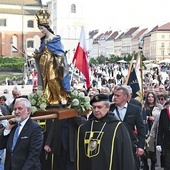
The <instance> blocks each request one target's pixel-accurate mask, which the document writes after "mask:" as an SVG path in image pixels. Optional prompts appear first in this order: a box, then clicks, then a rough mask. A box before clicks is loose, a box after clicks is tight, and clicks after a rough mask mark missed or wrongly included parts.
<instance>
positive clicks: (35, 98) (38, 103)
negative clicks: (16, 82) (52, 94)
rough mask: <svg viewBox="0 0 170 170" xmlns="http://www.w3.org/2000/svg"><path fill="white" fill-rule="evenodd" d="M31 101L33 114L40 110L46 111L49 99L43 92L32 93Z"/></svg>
mask: <svg viewBox="0 0 170 170" xmlns="http://www.w3.org/2000/svg"><path fill="white" fill-rule="evenodd" d="M29 100H30V102H31V105H32V114H33V113H35V112H36V111H38V110H45V108H46V106H47V104H46V101H47V98H46V96H45V94H44V93H43V91H38V92H37V93H32V94H30V95H29Z"/></svg>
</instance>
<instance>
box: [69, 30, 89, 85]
mask: <svg viewBox="0 0 170 170" xmlns="http://www.w3.org/2000/svg"><path fill="white" fill-rule="evenodd" d="M87 56H88V53H87V48H86V39H85V32H84V28H83V27H82V28H81V34H80V42H79V43H78V46H77V49H76V51H75V54H74V58H73V61H72V63H73V64H74V66H75V67H77V68H78V69H79V70H80V72H81V73H82V74H83V75H84V77H85V78H86V87H87V88H89V87H90V77H89V64H88V60H87Z"/></svg>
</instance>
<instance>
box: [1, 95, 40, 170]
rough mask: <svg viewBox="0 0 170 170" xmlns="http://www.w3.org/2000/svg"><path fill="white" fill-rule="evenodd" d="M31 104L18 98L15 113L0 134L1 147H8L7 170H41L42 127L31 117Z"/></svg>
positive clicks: (24, 99)
mask: <svg viewBox="0 0 170 170" xmlns="http://www.w3.org/2000/svg"><path fill="white" fill-rule="evenodd" d="M30 114H31V104H30V102H29V101H28V100H27V99H26V98H18V99H16V101H15V104H14V115H15V118H12V119H10V120H9V121H8V124H7V126H6V128H5V130H4V132H3V134H2V135H1V136H0V141H1V142H0V149H4V148H6V159H5V168H4V169H5V170H21V169H23V170H41V164H40V161H39V156H40V153H41V150H42V144H43V132H42V129H41V127H40V126H39V125H38V124H37V123H36V122H35V121H34V120H32V119H30Z"/></svg>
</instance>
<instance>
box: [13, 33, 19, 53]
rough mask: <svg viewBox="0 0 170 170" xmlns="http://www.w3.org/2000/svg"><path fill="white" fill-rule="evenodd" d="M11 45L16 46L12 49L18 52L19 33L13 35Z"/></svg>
mask: <svg viewBox="0 0 170 170" xmlns="http://www.w3.org/2000/svg"><path fill="white" fill-rule="evenodd" d="M11 45H12V46H14V47H15V48H16V49H15V48H12V51H13V52H16V51H17V48H18V37H17V35H13V36H12V37H11Z"/></svg>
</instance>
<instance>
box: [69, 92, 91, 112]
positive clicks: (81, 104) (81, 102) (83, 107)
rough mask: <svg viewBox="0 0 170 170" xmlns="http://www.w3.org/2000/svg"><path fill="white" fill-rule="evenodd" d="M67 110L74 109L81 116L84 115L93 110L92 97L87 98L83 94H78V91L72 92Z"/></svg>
mask: <svg viewBox="0 0 170 170" xmlns="http://www.w3.org/2000/svg"><path fill="white" fill-rule="evenodd" d="M68 104H69V105H68V106H67V108H69V109H70V108H74V109H76V111H77V112H78V114H79V115H81V114H83V113H84V112H85V111H89V110H91V109H92V107H91V105H90V97H89V96H85V94H84V93H83V92H78V91H77V90H72V91H71V94H70V100H69V102H68Z"/></svg>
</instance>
